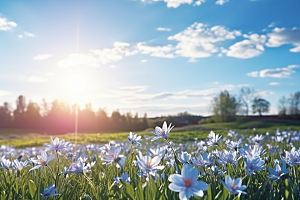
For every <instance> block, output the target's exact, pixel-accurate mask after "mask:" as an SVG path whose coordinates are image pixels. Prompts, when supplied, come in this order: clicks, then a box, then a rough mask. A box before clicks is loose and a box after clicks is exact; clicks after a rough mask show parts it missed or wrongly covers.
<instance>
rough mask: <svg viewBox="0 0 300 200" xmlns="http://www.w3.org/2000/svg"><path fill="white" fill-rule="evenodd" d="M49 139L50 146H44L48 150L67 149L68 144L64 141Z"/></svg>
mask: <svg viewBox="0 0 300 200" xmlns="http://www.w3.org/2000/svg"><path fill="white" fill-rule="evenodd" d="M50 138H51V144H44V146H46V147H48V148H49V149H52V150H55V151H59V150H63V149H68V148H69V147H68V143H67V142H65V140H61V141H59V139H58V138H57V137H56V138H55V139H54V140H53V139H52V137H50Z"/></svg>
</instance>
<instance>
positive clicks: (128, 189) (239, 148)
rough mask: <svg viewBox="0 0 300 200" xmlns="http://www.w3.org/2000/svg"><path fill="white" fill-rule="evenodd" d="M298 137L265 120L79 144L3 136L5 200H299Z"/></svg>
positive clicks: (292, 126) (86, 139)
mask: <svg viewBox="0 0 300 200" xmlns="http://www.w3.org/2000/svg"><path fill="white" fill-rule="evenodd" d="M231 128H234V129H231ZM299 131H300V126H299V125H298V124H297V123H296V122H292V123H285V122H283V123H278V122H262V121H256V122H253V121H252V122H249V123H246V122H243V123H241V122H231V123H218V124H217V123H213V124H203V125H194V126H188V127H184V128H182V127H179V128H176V127H175V128H172V127H171V126H169V124H168V125H167V124H166V125H163V126H162V127H155V128H153V129H152V130H146V131H143V132H135V133H129V132H122V133H78V134H77V137H76V138H75V136H74V134H72V133H70V134H64V135H57V138H56V136H55V135H53V136H52V137H51V138H50V136H49V135H46V134H44V133H38V132H33V131H31V130H26V131H25V130H1V132H0V135H1V137H2V138H1V140H0V145H1V149H0V156H1V160H0V199H1V200H2V199H7V200H9V199H130V200H133V199H135V200H140V199H142V200H143V199H145V200H148V199H149V200H150V199H161V200H163V199H207V200H211V199H299V198H300V192H299V181H300V169H299V165H300V150H298V148H299V146H300V145H299V141H300V132H299ZM25 132H26V133H25ZM75 143H76V144H75Z"/></svg>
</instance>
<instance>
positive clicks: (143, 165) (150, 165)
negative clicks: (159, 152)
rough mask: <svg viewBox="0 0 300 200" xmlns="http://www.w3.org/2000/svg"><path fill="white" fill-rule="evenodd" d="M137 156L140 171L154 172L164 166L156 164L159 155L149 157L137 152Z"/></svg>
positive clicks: (158, 160) (158, 161)
mask: <svg viewBox="0 0 300 200" xmlns="http://www.w3.org/2000/svg"><path fill="white" fill-rule="evenodd" d="M136 158H137V165H138V167H139V168H140V170H141V171H142V172H145V173H151V174H155V172H156V171H158V170H162V169H163V168H164V167H165V166H158V164H159V163H160V160H161V157H160V156H155V157H153V158H151V156H143V155H142V153H141V152H140V153H139V156H136Z"/></svg>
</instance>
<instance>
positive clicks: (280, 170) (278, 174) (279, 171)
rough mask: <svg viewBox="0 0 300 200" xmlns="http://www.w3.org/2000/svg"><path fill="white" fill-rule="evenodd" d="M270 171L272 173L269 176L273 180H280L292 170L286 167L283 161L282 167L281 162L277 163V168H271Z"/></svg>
mask: <svg viewBox="0 0 300 200" xmlns="http://www.w3.org/2000/svg"><path fill="white" fill-rule="evenodd" d="M269 172H270V173H271V174H269V175H268V177H269V178H271V179H272V180H275V181H277V180H279V179H281V178H282V177H284V175H286V174H288V173H289V172H290V170H287V169H286V164H285V163H283V165H282V166H281V167H280V165H279V164H276V167H275V169H273V168H269Z"/></svg>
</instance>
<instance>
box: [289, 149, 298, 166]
mask: <svg viewBox="0 0 300 200" xmlns="http://www.w3.org/2000/svg"><path fill="white" fill-rule="evenodd" d="M288 156H289V159H288V160H289V161H288V162H287V163H288V164H289V165H300V152H299V150H298V151H291V153H289V155H288Z"/></svg>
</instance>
